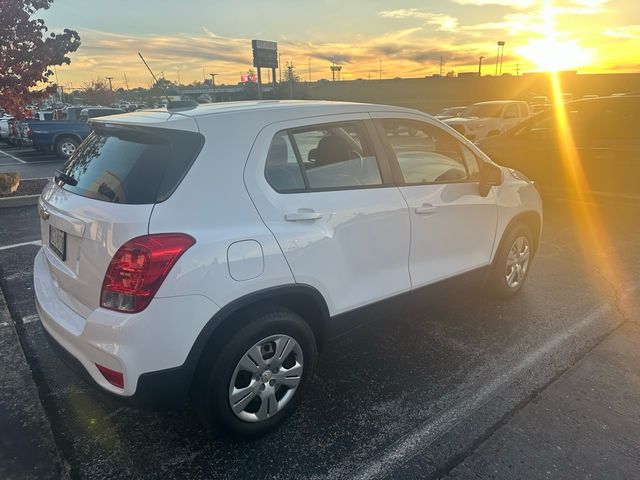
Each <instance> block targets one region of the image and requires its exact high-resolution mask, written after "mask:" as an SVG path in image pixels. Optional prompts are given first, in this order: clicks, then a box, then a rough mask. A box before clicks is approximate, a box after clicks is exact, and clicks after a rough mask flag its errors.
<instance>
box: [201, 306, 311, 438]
mask: <svg viewBox="0 0 640 480" xmlns="http://www.w3.org/2000/svg"><path fill="white" fill-rule="evenodd" d="M248 314H249V315H250V316H251V318H252V320H251V321H250V322H249V323H248V324H247V325H246V326H244V327H243V328H242V329H240V330H238V331H237V332H235V333H234V334H232V335H230V338H229V339H228V341H226V342H224V343H223V345H224V347H223V348H222V349H221V350H219V352H215V351H213V349H209V350H210V351H208V352H205V354H204V356H203V360H202V361H201V363H200V366H199V369H198V373H197V378H196V381H195V385H194V391H193V397H194V404H195V408H196V411H197V413H198V415H199V417H200V418H201V419H202V421H203V422H204V423H205V425H206V426H207V427H208V428H209V429H210V430H211V432H212V433H214V434H215V435H216V436H222V437H229V438H234V439H238V440H249V439H253V438H257V437H260V436H262V435H264V434H265V433H267V432H269V431H270V430H273V429H274V428H275V427H277V426H278V425H280V424H281V423H282V422H283V421H284V420H285V419H286V418H287V417H288V416H289V415H291V414H292V413H293V411H294V410H295V408H296V406H297V404H298V402H299V401H300V398H301V396H302V394H303V393H304V390H305V389H306V386H307V385H308V383H309V381H310V380H311V378H312V376H313V371H314V369H315V364H316V357H317V348H316V341H315V338H314V335H313V332H312V330H311V328H310V327H309V325H308V324H307V323H306V322H305V321H304V320H303V319H302V318H300V317H299V316H298V315H296V314H295V313H293V312H291V311H290V310H287V309H285V308H280V307H271V308H269V307H264V308H260V309H258V310H254V311H252V312H250V313H248ZM244 315H246V314H243V316H244ZM272 335H286V336H289V337H291V338H292V339H294V340H295V341H296V342H297V343H298V345H299V346H300V348H301V351H302V356H303V358H304V362H303V371H302V375H301V379H300V383H299V384H298V386H297V388H296V389H295V391H294V392H293V396H292V397H291V399H290V400H289V401H288V403H286V405H284V407H282V409H281V410H280V411H277V412H276V413H275V414H273V416H271V417H269V418H267V419H265V420H262V421H259V422H250V421H245V420H242V419H240V418H239V417H238V416H236V414H235V413H234V412H233V410H232V408H231V404H230V400H229V395H230V392H229V390H230V385H231V380H232V377H233V375H234V371H235V369H236V366H237V365H238V363H239V361H240V359H241V358H242V357H243V356H244V355H245V353H247V351H248V350H249V349H250V348H251V347H253V346H254V345H256V344H257V343H258V342H260V341H261V340H263V339H265V338H268V337H270V336H272ZM251 381H253V380H251ZM260 402H261V400H260Z"/></svg>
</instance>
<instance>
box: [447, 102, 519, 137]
mask: <svg viewBox="0 0 640 480" xmlns="http://www.w3.org/2000/svg"><path fill="white" fill-rule="evenodd" d="M530 116H531V111H530V110H529V105H528V104H527V102H522V101H517V100H500V101H493V102H479V103H474V104H473V105H470V106H469V107H467V109H466V110H465V111H464V112H462V113H461V114H460V116H458V117H454V118H449V119H446V120H444V123H446V124H447V125H449V126H450V127H452V128H454V129H455V130H457V131H458V132H460V133H461V134H462V135H464V136H465V137H467V138H468V139H469V140H471V141H473V142H475V141H477V140H481V139H483V138H485V137H492V136H494V135H500V134H501V133H503V132H505V131H507V130H509V129H510V128H512V127H514V126H516V125H517V124H519V123H520V122H522V121H524V120H526V119H527V118H529V117H530Z"/></svg>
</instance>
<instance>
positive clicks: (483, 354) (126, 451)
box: [0, 201, 640, 479]
mask: <svg viewBox="0 0 640 480" xmlns="http://www.w3.org/2000/svg"><path fill="white" fill-rule="evenodd" d="M638 208H639V207H638V205H637V204H618V203H613V204H610V205H595V204H594V205H584V204H576V203H574V202H570V201H554V202H547V203H546V205H545V222H544V233H543V240H542V243H541V247H540V250H539V252H538V255H537V257H536V259H535V262H534V264H533V268H532V271H531V276H530V278H529V280H528V284H527V285H526V286H525V288H524V290H523V291H522V292H521V294H520V295H518V296H517V297H516V298H514V299H510V300H508V301H495V300H490V299H487V298H485V297H484V296H483V295H482V294H481V293H480V292H469V291H466V292H460V293H457V294H455V295H449V296H446V297H442V298H438V299H434V300H433V302H432V305H431V306H430V308H429V309H428V310H424V311H420V312H413V313H412V314H410V315H406V316H404V315H403V316H398V318H396V319H395V321H394V322H385V323H378V324H372V325H369V326H367V327H364V328H361V329H359V330H358V331H356V332H353V333H352V334H350V335H348V336H345V337H343V338H341V339H340V340H338V341H336V342H335V343H333V344H331V345H330V346H329V348H328V349H327V350H326V351H325V352H324V353H323V354H322V355H321V357H320V361H319V365H318V369H317V372H316V375H315V378H314V379H313V382H312V385H311V388H310V390H309V391H308V392H307V395H306V397H305V398H304V399H303V402H302V404H301V405H300V408H299V409H298V410H297V411H296V412H295V414H294V415H293V417H292V418H291V419H290V420H289V421H288V422H287V423H286V424H285V425H284V426H283V428H281V429H279V430H278V431H276V432H274V433H273V434H270V435H269V436H267V437H265V438H263V439H260V440H257V441H254V442H251V443H244V444H243V443H229V442H222V441H219V440H216V439H214V438H211V437H210V436H208V435H207V433H206V432H205V431H204V430H203V429H202V428H201V426H200V425H199V423H198V422H197V421H196V420H195V419H194V416H193V414H192V412H190V411H185V412H148V411H140V410H135V409H132V408H128V407H123V406H122V405H120V404H118V403H117V402H115V401H112V400H111V399H108V398H105V397H104V396H102V395H101V394H100V393H98V392H96V391H94V390H93V389H91V388H89V387H87V386H86V385H85V384H84V383H82V381H81V380H79V379H78V378H77V377H76V376H75V375H74V374H73V373H71V372H70V371H69V370H68V369H67V368H66V367H65V366H64V364H63V363H62V362H61V361H60V360H59V359H58V358H57V357H56V356H55V355H54V353H53V352H52V351H51V349H50V348H49V347H48V345H47V343H46V340H45V338H44V336H43V333H42V327H41V325H40V322H39V319H38V316H37V313H36V310H35V306H34V301H33V291H32V264H33V258H34V256H35V254H36V252H37V250H38V248H39V247H38V246H37V245H22V246H17V247H12V248H3V247H7V246H10V245H13V244H18V243H24V242H30V241H37V240H38V238H39V233H38V226H37V225H38V217H37V213H36V209H35V207H19V208H12V209H5V211H2V210H0V218H2V222H0V287H1V288H2V290H3V292H4V296H5V298H6V301H7V304H8V308H9V312H10V314H11V318H12V320H13V322H14V323H15V324H16V328H17V331H18V334H19V337H20V342H21V344H22V348H23V350H24V352H25V354H26V358H27V361H28V363H29V366H30V368H31V370H32V372H33V377H34V379H35V382H36V385H37V388H38V395H39V397H40V401H41V403H42V404H43V406H44V410H45V412H46V415H47V417H48V420H49V422H50V425H51V429H52V431H53V437H54V439H55V445H56V449H57V452H58V454H59V456H60V457H61V459H62V465H63V467H62V468H64V469H65V470H66V472H67V473H68V475H69V476H70V477H71V478H83V479H103V478H104V479H107V478H136V479H146V478H229V479H231V478H234V479H235V478H278V479H284V478H308V479H319V478H336V479H350V478H360V479H369V478H438V477H446V476H451V477H452V478H489V477H492V478H589V477H591V475H592V474H593V473H594V472H596V474H595V475H594V477H595V478H603V475H602V474H603V472H604V473H606V472H607V471H608V470H606V469H605V470H602V462H605V465H606V464H607V462H610V463H611V465H616V470H614V471H613V472H614V473H615V474H616V475H613V476H616V477H617V478H631V477H634V476H636V475H637V471H638V470H637V468H638V464H637V461H635V460H633V458H638V456H639V455H638V454H639V453H640V445H638V442H637V441H636V443H635V444H634V443H633V441H630V443H629V442H628V444H627V447H628V448H627V450H620V449H616V448H613V447H612V446H611V445H614V444H613V443H611V444H610V445H609V447H610V448H608V449H606V448H604V450H603V447H600V446H599V445H598V444H597V443H595V440H594V438H595V437H594V436H593V435H592V436H591V437H589V436H587V438H589V439H590V440H591V441H593V442H594V443H593V444H591V449H589V448H587V447H585V448H584V455H582V456H581V457H580V459H579V461H578V460H576V456H577V454H574V455H573V456H570V455H568V454H557V451H558V450H557V449H558V448H560V449H561V450H562V449H563V448H564V449H565V450H566V451H570V450H572V448H574V447H575V445H576V444H580V439H581V438H583V437H581V436H577V437H576V435H579V433H578V434H576V433H575V432H573V433H572V432H569V433H568V434H567V435H565V436H564V437H563V436H561V435H560V436H558V435H556V436H555V438H552V439H551V440H549V439H548V438H546V439H545V440H543V441H541V440H540V437H539V436H538V437H536V436H535V435H533V434H531V433H530V429H529V430H527V422H529V423H533V424H534V426H535V427H536V428H537V429H538V433H540V432H545V433H549V432H556V431H559V430H558V429H559V425H562V421H563V420H566V418H567V417H566V415H569V418H572V417H571V416H570V415H574V416H575V419H576V422H578V424H580V425H582V426H584V425H585V424H586V423H585V418H589V417H594V418H596V417H597V415H598V414H597V412H596V411H595V410H594V409H593V408H591V409H589V408H587V407H588V405H591V404H587V403H586V402H587V400H586V399H587V398H588V397H589V390H590V388H591V389H593V388H595V387H593V386H590V385H589V383H588V382H589V381H590V380H589V372H595V373H594V375H596V373H597V372H598V370H597V369H595V367H593V360H592V356H593V352H596V351H599V349H601V348H605V347H606V346H607V342H612V341H613V340H612V338H613V337H612V335H615V334H618V335H622V336H623V339H626V341H627V344H626V346H625V347H624V348H626V349H628V350H629V351H630V352H632V351H638V344H637V343H636V344H633V343H629V342H631V339H633V338H636V337H633V336H632V333H633V332H631V333H629V332H628V331H627V333H624V332H625V331H626V330H624V329H628V328H633V327H630V326H629V325H637V321H638V319H639V316H638V312H639V310H638V305H637V304H638V300H637V299H638V297H639V295H638V292H639V290H638V287H639V284H638V281H639V278H640V276H639V274H640V223H639V222H638V221H637V218H638ZM585 212H588V215H589V218H588V219H582V217H581V215H583V214H585ZM600 221H602V223H600ZM17 225H20V228H19V229H17V228H14V226H17ZM176 320H177V321H179V320H180V319H176ZM634 322H635V323H634ZM635 334H636V336H637V338H640V335H638V334H637V332H635ZM606 348H609V349H610V350H612V351H621V350H623V349H622V348H620V347H618V346H617V344H616V345H613V346H611V345H609V347H606ZM607 358H608V357H607ZM635 358H637V356H636V357H635ZM589 361H591V362H592V363H591V364H589V363H588V362H589ZM585 362H586V363H585ZM605 363H606V362H605ZM636 366H637V364H636ZM610 367H611V368H615V369H616V371H618V370H619V365H618V366H616V364H614V363H611V365H610ZM632 367H633V365H632ZM601 368H604V367H601ZM632 369H633V368H632ZM583 370H586V371H587V374H586V375H584V374H583V377H586V378H583V379H582V383H579V382H578V386H577V387H576V388H578V390H579V391H580V392H581V393H580V395H578V396H577V397H575V398H574V397H573V396H567V395H565V397H562V393H561V392H560V393H556V394H553V392H554V391H555V390H557V389H558V388H559V386H561V385H565V383H566V382H567V380H566V379H567V378H574V379H575V378H576V377H578V378H579V377H580V375H579V374H578V373H577V372H582V371H583ZM634 370H635V369H634ZM601 373H602V372H601ZM602 375H604V376H605V377H607V378H610V379H611V378H614V377H613V376H612V375H608V374H606V371H605V374H602ZM630 375H632V373H630ZM625 378H626V380H624V379H623V380H619V384H617V385H611V386H610V388H611V389H613V390H615V391H617V392H618V393H619V394H620V395H622V396H625V395H626V396H627V401H628V402H631V400H633V399H637V398H638V397H637V394H636V396H635V397H634V396H630V395H631V394H629V393H628V391H627V390H625V388H632V387H633V388H635V389H636V392H637V390H638V388H640V378H639V377H638V376H637V374H636V376H635V377H625ZM629 378H631V379H632V380H633V381H630V380H629ZM577 381H578V380H576V382H577ZM594 381H595V377H594ZM612 381H613V380H610V382H612ZM622 383H625V384H626V385H622ZM594 384H595V383H594ZM580 389H583V390H584V391H582V390H580ZM572 391H573V390H572ZM553 395H556V396H555V397H554V396H553ZM549 396H551V400H549V399H548V397H549ZM561 398H564V402H565V404H566V405H565V407H566V408H565V409H564V410H562V409H559V410H558V412H565V411H569V412H570V413H569V414H564V413H557V414H556V415H555V416H554V415H545V414H544V413H545V410H544V409H543V411H542V412H541V411H540V409H541V408H542V405H546V403H538V402H551V404H552V405H560V403H558V402H561V400H560V399H561ZM554 402H555V403H554ZM634 402H635V400H634V401H633V402H631V404H632V405H633V408H632V409H631V411H630V412H629V405H627V406H626V410H625V408H623V407H621V406H620V405H618V404H614V406H613V408H614V409H617V411H618V412H619V413H620V415H619V416H618V417H616V418H615V420H613V422H614V423H616V425H614V426H611V425H608V427H609V428H611V429H612V430H614V431H615V432H616V433H619V434H623V435H624V436H625V437H624V438H630V439H633V438H636V439H637V438H640V427H639V422H638V413H637V402H635V403H634ZM536 405H538V407H537V408H538V411H536ZM585 405H587V407H585ZM558 408H559V407H558ZM609 408H611V407H609ZM625 415H626V416H625ZM597 418H599V417H597ZM581 422H582V423H581ZM565 423H567V422H565ZM568 423H571V422H568ZM596 423H597V422H596ZM572 424H573V423H572ZM605 427H607V425H605V426H603V425H600V424H598V425H596V426H594V428H596V429H597V428H605ZM613 427H615V429H614V428H613ZM563 431H564V432H565V433H566V430H563ZM513 432H516V433H517V432H519V436H517V435H515V434H514V433H513ZM528 432H529V433H528ZM620 432H621V433H620ZM514 435H515V437H514ZM618 437H619V435H613V434H612V435H610V436H609V437H607V438H608V440H607V439H605V440H603V441H605V442H607V441H608V442H615V441H617V440H616V439H617V438H618ZM514 438H515V439H514ZM596 440H597V438H596ZM544 442H547V443H548V444H546V443H544ZM614 446H615V445H614ZM547 447H548V448H549V449H550V450H553V451H554V452H556V455H555V457H553V456H551V455H549V456H547V457H544V456H543V453H544V448H547ZM634 448H635V449H634ZM596 449H597V450H598V451H599V452H602V451H604V452H605V454H600V455H593V451H594V450H596ZM630 452H631V453H630ZM501 453H503V454H501ZM603 455H604V457H603ZM589 462H591V464H590V463H589ZM625 462H626V463H625ZM598 465H600V466H598ZM598 468H600V470H598ZM598 472H599V473H600V474H598ZM609 472H611V471H609ZM51 476H52V477H55V475H54V474H52V475H51ZM604 477H608V475H606V474H604ZM609 478H613V477H609Z"/></svg>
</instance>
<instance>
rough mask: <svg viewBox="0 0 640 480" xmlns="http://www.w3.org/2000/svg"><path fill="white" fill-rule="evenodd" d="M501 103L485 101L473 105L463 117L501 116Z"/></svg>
mask: <svg viewBox="0 0 640 480" xmlns="http://www.w3.org/2000/svg"><path fill="white" fill-rule="evenodd" d="M502 107H503V105H502V104H501V103H483V104H480V105H471V106H470V107H469V108H467V109H466V110H465V111H464V112H463V113H462V115H461V116H462V117H481V118H484V117H499V116H500V115H501V114H502Z"/></svg>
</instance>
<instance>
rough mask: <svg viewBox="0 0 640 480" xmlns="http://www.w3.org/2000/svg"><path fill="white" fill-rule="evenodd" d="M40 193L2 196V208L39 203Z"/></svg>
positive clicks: (0, 202)
mask: <svg viewBox="0 0 640 480" xmlns="http://www.w3.org/2000/svg"><path fill="white" fill-rule="evenodd" d="M39 198H40V195H39V194H38V195H22V196H20V197H5V198H0V208H10V207H24V206H26V205H37V204H38V199H39Z"/></svg>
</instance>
